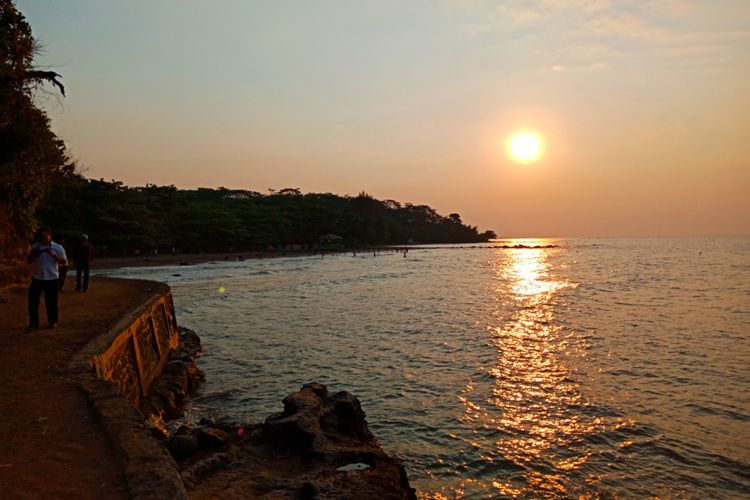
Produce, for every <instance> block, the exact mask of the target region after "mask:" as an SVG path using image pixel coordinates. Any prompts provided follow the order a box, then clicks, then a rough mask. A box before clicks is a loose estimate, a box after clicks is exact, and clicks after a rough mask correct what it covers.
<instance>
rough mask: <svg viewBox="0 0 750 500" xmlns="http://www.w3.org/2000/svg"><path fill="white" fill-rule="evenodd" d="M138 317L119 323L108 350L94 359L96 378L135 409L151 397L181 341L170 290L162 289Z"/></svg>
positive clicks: (114, 330)
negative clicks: (103, 381)
mask: <svg viewBox="0 0 750 500" xmlns="http://www.w3.org/2000/svg"><path fill="white" fill-rule="evenodd" d="M137 314H138V316H137V317H136V318H134V319H133V318H132V317H131V318H126V320H125V321H123V323H121V324H118V325H117V326H116V327H115V328H114V329H113V330H112V333H113V334H115V337H114V338H112V339H111V343H110V345H109V347H108V348H107V349H106V350H105V351H103V352H101V354H94V355H93V356H92V357H91V363H92V364H93V367H94V370H95V371H96V376H97V377H98V378H101V379H104V380H110V381H112V382H113V383H114V384H115V385H116V386H117V388H118V389H119V391H120V393H121V394H122V395H123V396H124V397H125V398H126V399H127V400H128V401H130V402H131V403H132V404H133V406H135V407H138V406H140V404H141V401H142V400H143V398H145V397H146V396H147V395H148V392H149V389H150V388H151V385H152V384H153V383H154V381H155V380H156V379H157V378H158V377H159V375H160V374H161V372H162V370H163V369H164V365H165V364H166V362H167V359H168V358H169V353H170V351H172V350H173V349H175V348H176V347H177V344H178V340H179V333H178V330H177V319H176V317H175V313H174V303H173V301H172V292H171V291H169V289H167V290H166V291H165V290H160V291H159V293H157V294H155V296H154V298H153V300H152V302H151V303H149V304H146V306H145V307H144V308H142V310H141V311H138V312H137ZM131 320H132V321H131ZM125 323H129V324H125ZM120 328H122V331H120V332H119V333H118V330H119V329H120Z"/></svg>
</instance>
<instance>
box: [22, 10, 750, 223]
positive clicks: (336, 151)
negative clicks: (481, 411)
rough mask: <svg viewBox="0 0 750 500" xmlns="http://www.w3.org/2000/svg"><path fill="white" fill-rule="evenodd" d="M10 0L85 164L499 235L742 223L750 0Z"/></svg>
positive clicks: (144, 178) (749, 210) (748, 155)
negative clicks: (422, 211)
mask: <svg viewBox="0 0 750 500" xmlns="http://www.w3.org/2000/svg"><path fill="white" fill-rule="evenodd" d="M17 6H18V8H19V10H20V11H21V12H22V13H23V14H24V15H25V16H26V17H27V19H28V21H29V22H30V24H31V26H32V29H33V31H34V34H35V36H36V37H37V40H39V41H40V42H41V43H42V44H43V46H44V47H43V51H42V53H41V54H40V55H39V56H38V58H37V64H38V65H39V66H43V67H46V68H49V69H53V70H55V71H57V72H59V73H61V74H62V77H63V78H62V79H63V82H64V83H65V85H66V88H67V91H68V92H67V97H65V98H61V99H57V98H55V97H53V96H51V95H40V96H39V97H38V99H39V100H40V102H41V103H42V104H43V106H44V108H45V109H46V110H47V111H48V113H49V115H50V117H51V118H52V122H53V129H54V130H55V132H56V133H57V134H58V135H59V136H60V137H62V138H63V139H64V140H65V141H66V143H67V145H68V147H69V149H70V152H71V154H72V156H73V157H74V159H75V160H76V161H77V162H78V164H79V167H80V168H82V170H83V172H84V174H85V175H87V176H89V177H94V178H105V179H117V180H121V181H123V182H125V183H126V184H128V185H144V184H146V183H153V184H174V185H176V186H178V187H181V188H193V187H199V186H200V187H219V186H224V187H228V188H237V189H251V190H255V191H261V192H266V191H267V190H268V189H280V188H285V187H293V188H300V189H301V190H302V191H303V192H333V193H337V194H342V195H343V194H351V195H356V194H357V193H359V192H361V191H366V192H367V193H369V194H371V195H373V196H375V197H377V198H380V199H395V200H398V201H401V202H411V203H415V204H427V205H430V206H432V207H433V208H435V209H437V210H438V211H439V212H440V213H442V214H448V213H453V212H457V213H459V214H461V216H462V218H463V220H464V222H465V223H469V224H471V225H477V226H479V229H480V230H485V229H493V230H495V231H496V232H497V233H498V235H499V236H502V237H566V236H568V237H594V236H596V237H598V236H613V237H616V236H628V237H629V236H683V235H723V234H750V1H748V0H716V1H710V2H708V1H704V0H624V1H620V2H616V1H614V0H567V1H564V0H523V1H513V0H508V1H496V2H491V1H484V0H430V1H427V0H409V1H408V2H405V1H403V0H395V1H391V0H359V1H344V0H339V1H332V0H316V1H286V0H273V1H262V2H256V1H247V0H235V1H230V0H217V1H216V2H205V1H197V0H179V1H178V0H160V1H158V2H153V1H148V2H147V1H138V0H129V1H128V2H122V1H115V0H67V1H65V2H54V1H45V0H17ZM520 129H531V130H533V131H535V132H536V133H537V134H538V135H539V136H541V137H542V139H543V142H544V146H545V147H544V154H543V156H542V157H541V158H539V159H538V160H537V161H535V162H532V163H528V164H520V163H517V162H515V161H513V159H512V158H509V157H508V155H507V154H506V151H505V143H506V139H507V138H508V136H509V135H511V134H512V133H514V132H515V131H517V130H520Z"/></svg>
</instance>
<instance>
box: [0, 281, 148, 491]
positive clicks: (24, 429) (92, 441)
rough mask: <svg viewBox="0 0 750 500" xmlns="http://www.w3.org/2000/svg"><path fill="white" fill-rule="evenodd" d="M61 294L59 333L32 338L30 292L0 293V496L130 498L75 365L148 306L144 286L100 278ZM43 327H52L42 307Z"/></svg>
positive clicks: (40, 332)
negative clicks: (75, 376)
mask: <svg viewBox="0 0 750 500" xmlns="http://www.w3.org/2000/svg"><path fill="white" fill-rule="evenodd" d="M67 285H68V290H67V291H65V292H63V293H61V294H60V322H59V325H58V327H57V328H56V329H54V330H49V329H44V328H42V329H40V330H38V331H36V332H33V333H26V332H24V329H25V327H26V324H27V322H28V317H27V312H26V287H12V288H3V289H0V402H1V406H0V417H1V418H2V426H0V442H2V443H3V445H2V447H0V492H2V495H1V496H2V497H3V498H13V499H15V498H29V499H32V498H33V499H37V498H78V499H82V498H91V499H94V498H107V499H119V498H123V499H124V498H127V497H128V495H127V493H126V490H125V488H124V484H123V482H122V479H121V477H120V469H119V465H118V463H117V460H116V458H115V456H114V454H113V452H112V449H111V447H110V444H109V442H108V441H107V438H106V436H105V434H104V432H103V431H102V430H101V428H100V427H99V425H98V423H97V422H96V421H95V419H94V415H93V413H92V411H91V409H90V408H89V407H88V406H87V402H86V398H85V397H84V395H83V393H82V392H81V391H80V390H79V389H78V388H77V387H76V386H75V384H74V382H73V380H72V377H71V376H70V375H69V374H68V363H69V360H70V358H71V357H72V356H73V355H74V354H75V353H76V352H78V351H79V350H80V349H81V348H82V347H83V346H84V345H85V344H86V343H87V342H88V341H89V340H91V339H92V338H94V337H95V336H97V335H100V334H102V333H104V332H106V331H108V330H109V329H110V328H111V327H112V326H113V324H114V323H115V322H116V321H117V320H119V319H120V318H121V317H122V316H123V315H124V314H126V313H127V312H129V311H130V310H132V309H133V308H134V307H136V306H137V305H139V304H140V303H142V302H143V300H144V299H145V298H146V297H147V296H148V295H149V293H150V290H151V287H150V286H148V285H147V284H144V283H143V282H138V281H126V280H117V279H111V278H103V277H94V278H92V280H91V284H90V288H89V291H88V292H87V293H85V294H83V293H75V292H73V291H72V288H73V286H72V284H71V283H70V282H68V284H67ZM40 313H41V320H42V321H41V322H42V325H44V324H46V318H45V313H44V305H43V304H42V306H41V309H40Z"/></svg>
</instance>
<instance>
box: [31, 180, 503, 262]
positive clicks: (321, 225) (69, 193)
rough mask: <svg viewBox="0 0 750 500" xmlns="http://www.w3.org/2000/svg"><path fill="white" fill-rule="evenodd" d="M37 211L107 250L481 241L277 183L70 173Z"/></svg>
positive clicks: (421, 213) (369, 204)
mask: <svg viewBox="0 0 750 500" xmlns="http://www.w3.org/2000/svg"><path fill="white" fill-rule="evenodd" d="M38 217H39V219H40V221H42V222H43V223H44V224H46V225H50V226H52V228H53V230H54V231H56V232H57V233H58V234H63V235H65V236H66V237H68V238H72V237H76V236H77V235H78V234H80V233H87V234H89V235H90V236H91V238H92V240H93V241H94V242H95V243H96V244H97V246H98V247H99V248H100V249H106V250H107V251H108V253H110V254H120V253H122V252H123V251H127V252H130V251H133V250H135V249H138V250H150V249H153V248H159V249H162V250H164V249H170V248H171V247H172V246H174V247H176V248H177V249H179V250H180V251H230V250H251V249H266V248H268V247H269V246H271V247H276V246H277V245H279V244H285V243H287V244H288V243H296V244H302V245H304V246H306V247H307V246H310V245H315V244H317V243H319V240H320V237H321V236H323V235H326V234H329V233H333V234H336V235H339V236H341V237H342V238H343V241H342V243H343V244H344V245H346V246H361V245H376V244H404V243H407V242H408V241H410V240H411V241H414V242H419V243H457V242H476V241H486V240H487V239H489V238H492V237H494V236H495V235H494V233H493V232H492V231H487V232H484V233H482V234H479V233H478V232H477V228H476V227H471V226H467V225H465V224H463V223H462V221H461V217H460V216H459V215H458V214H451V215H449V216H447V217H444V216H441V215H439V214H438V213H437V212H435V210H433V209H432V208H430V207H428V206H424V205H412V204H409V203H405V204H403V205H402V204H401V203H398V202H396V201H393V200H385V201H380V200H376V199H374V198H373V197H371V196H369V195H367V194H366V193H361V194H359V195H358V196H355V197H352V196H338V195H335V194H330V193H325V194H321V193H307V194H303V193H301V192H300V191H299V190H298V189H291V188H287V189H282V190H279V191H273V192H271V193H270V194H266V195H263V194H261V193H258V192H255V191H245V190H233V189H225V188H218V189H206V188H199V189H196V190H179V189H177V188H175V187H174V186H155V185H147V186H145V187H128V186H124V185H123V184H122V183H121V182H117V181H111V182H110V181H104V180H93V179H86V178H84V177H81V176H77V175H72V176H69V177H68V178H67V179H66V180H64V181H61V182H60V183H59V184H57V187H56V188H55V189H54V190H53V191H52V192H51V193H50V194H49V196H47V198H46V199H45V200H44V202H43V203H42V205H41V206H40V207H39V211H38Z"/></svg>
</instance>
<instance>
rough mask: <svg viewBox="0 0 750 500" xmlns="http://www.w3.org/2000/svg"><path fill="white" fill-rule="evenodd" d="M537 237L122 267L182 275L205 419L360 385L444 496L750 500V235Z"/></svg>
mask: <svg viewBox="0 0 750 500" xmlns="http://www.w3.org/2000/svg"><path fill="white" fill-rule="evenodd" d="M503 243H507V242H503ZM511 243H517V242H511ZM522 243H525V244H550V243H553V244H557V245H559V246H560V247H559V248H553V249H513V250H510V249H499V248H489V246H486V247H481V246H480V247H469V246H464V247H441V248H430V249H425V250H411V251H410V252H409V253H408V255H407V256H406V257H403V256H402V255H401V254H384V255H378V256H377V257H373V255H372V254H360V255H358V256H357V257H353V256H352V255H351V254H348V255H340V256H335V257H327V258H325V259H321V258H319V257H318V258H289V259H275V260H252V261H249V260H248V261H244V262H218V263H212V264H205V265H199V266H191V267H179V268H150V269H124V270H118V271H114V272H108V273H107V274H115V275H119V276H129V277H139V278H141V277H142V278H151V279H157V280H162V281H166V282H167V283H169V284H170V285H171V286H172V287H173V290H174V295H175V305H176V308H177V315H178V319H179V321H180V322H181V323H182V324H184V325H186V326H189V327H191V328H194V329H196V330H197V331H198V332H200V334H201V337H202V339H203V343H204V347H205V354H204V355H203V357H202V358H201V359H200V364H201V367H202V368H203V369H204V370H205V371H206V373H207V382H206V384H205V386H204V387H203V388H202V391H201V394H200V396H199V397H198V398H196V400H195V402H194V404H195V407H196V408H195V411H196V412H197V413H206V412H213V413H219V414H229V415H232V416H234V417H236V418H239V419H246V420H250V421H260V420H262V419H264V418H265V417H266V416H267V415H269V414H270V413H273V412H276V411H279V410H280V408H281V406H282V405H281V402H280V400H281V399H282V398H283V397H284V396H285V395H286V394H288V393H289V392H292V391H294V390H297V389H298V388H299V387H300V386H301V385H302V384H303V383H306V382H310V381H318V382H322V383H324V384H326V385H328V386H329V389H332V390H340V389H346V390H349V391H351V392H353V393H354V394H356V395H357V396H358V397H359V398H360V400H361V401H362V405H363V408H364V409H365V411H366V413H367V418H368V422H369V424H370V427H371V429H372V431H373V432H374V433H375V435H376V436H377V437H378V438H379V440H380V441H381V443H382V445H383V446H384V448H385V449H386V450H387V451H388V452H389V453H391V454H393V455H395V456H396V457H398V458H399V459H400V460H401V461H403V463H404V464H405V466H406V469H407V471H408V474H409V477H410V479H411V482H412V485H413V486H415V487H416V488H417V489H418V490H419V492H420V494H421V495H423V496H425V497H427V498H454V497H465V498H503V497H514V496H520V497H534V498H538V497H569V496H579V495H583V496H588V497H599V496H604V497H606V496H620V497H648V496H652V495H657V496H662V497H670V498H672V497H674V498H733V497H742V496H750V238H711V239H699V238H694V239H638V240H635V239H633V240H621V239H612V240H610V239H602V240H537V241H528V240H527V241H523V242H522ZM174 274H180V276H174Z"/></svg>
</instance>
